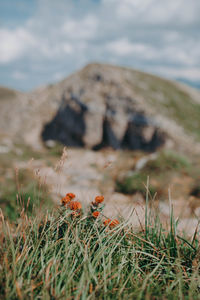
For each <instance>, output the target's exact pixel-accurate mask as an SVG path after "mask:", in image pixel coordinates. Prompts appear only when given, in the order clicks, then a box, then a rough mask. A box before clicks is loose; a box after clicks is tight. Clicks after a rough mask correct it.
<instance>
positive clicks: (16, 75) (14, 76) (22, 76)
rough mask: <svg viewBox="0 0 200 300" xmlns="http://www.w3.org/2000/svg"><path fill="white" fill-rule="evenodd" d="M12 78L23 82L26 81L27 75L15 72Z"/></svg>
mask: <svg viewBox="0 0 200 300" xmlns="http://www.w3.org/2000/svg"><path fill="white" fill-rule="evenodd" d="M12 77H13V78H14V79H17V80H22V79H25V78H26V77H27V75H26V74H25V73H23V72H21V71H14V72H13V73H12Z"/></svg>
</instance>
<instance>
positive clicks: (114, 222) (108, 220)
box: [103, 219, 119, 229]
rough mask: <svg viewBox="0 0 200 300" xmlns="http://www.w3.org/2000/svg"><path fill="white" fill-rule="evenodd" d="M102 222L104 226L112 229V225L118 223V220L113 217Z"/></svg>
mask: <svg viewBox="0 0 200 300" xmlns="http://www.w3.org/2000/svg"><path fill="white" fill-rule="evenodd" d="M103 224H104V225H105V226H109V228H111V229H112V228H113V227H115V226H117V225H119V221H118V220H117V219H114V220H111V219H106V220H105V221H104V222H103Z"/></svg>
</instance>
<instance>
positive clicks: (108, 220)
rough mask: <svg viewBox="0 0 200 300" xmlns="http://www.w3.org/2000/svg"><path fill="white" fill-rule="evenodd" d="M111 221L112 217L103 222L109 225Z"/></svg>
mask: <svg viewBox="0 0 200 300" xmlns="http://www.w3.org/2000/svg"><path fill="white" fill-rule="evenodd" d="M110 222H111V219H107V220H105V221H104V222H103V224H104V225H105V226H108V225H109V224H110Z"/></svg>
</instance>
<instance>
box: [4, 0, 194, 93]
mask: <svg viewBox="0 0 200 300" xmlns="http://www.w3.org/2000/svg"><path fill="white" fill-rule="evenodd" d="M91 62H102V63H109V64H115V65H121V66H127V67H130V68H135V69H139V70H142V71H146V72H149V73H153V74H158V75H161V76H163V77H167V78H171V79H180V80H183V81H186V82H190V83H191V84H194V85H199V87H200V0H0V85H4V86H8V87H12V88H15V89H18V90H24V91H29V90H32V89H34V88H36V87H39V86H43V85H46V84H49V83H54V82H57V81H59V80H61V79H63V78H65V77H66V76H68V75H69V74H71V73H73V72H75V71H77V70H79V69H81V68H82V67H83V66H85V65H86V64H87V63H91Z"/></svg>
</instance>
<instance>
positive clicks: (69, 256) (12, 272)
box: [0, 193, 200, 299]
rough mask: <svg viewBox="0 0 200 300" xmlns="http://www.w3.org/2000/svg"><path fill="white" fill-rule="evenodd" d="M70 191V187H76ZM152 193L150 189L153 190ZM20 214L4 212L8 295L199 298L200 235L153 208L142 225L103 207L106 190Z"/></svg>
mask: <svg viewBox="0 0 200 300" xmlns="http://www.w3.org/2000/svg"><path fill="white" fill-rule="evenodd" d="M70 195H71V194H70ZM147 196H148V193H147ZM73 197H74V195H73V194H72V196H66V197H65V198H63V199H62V205H61V206H59V207H56V208H54V209H53V210H52V211H47V212H46V214H43V213H37V214H36V216H27V214H26V208H25V207H22V210H21V212H20V214H19V217H18V219H17V221H15V222H13V223H12V222H10V221H9V220H8V219H5V218H4V216H3V214H2V213H1V236H0V238H1V250H0V251H1V253H0V258H1V273H0V298H1V299H200V294H199V289H200V276H199V255H200V252H199V241H198V239H197V232H196V233H195V234H194V236H193V237H192V238H191V239H187V238H185V237H184V236H179V235H177V231H176V227H177V224H176V222H175V221H174V219H173V209H172V207H171V218H170V220H171V221H170V224H169V228H168V230H167V229H164V228H163V226H162V224H161V222H160V221H159V218H158V217H156V216H155V215H154V214H153V211H148V209H147V207H148V197H147V198H146V201H147V205H146V214H145V215H146V217H145V226H144V228H143V227H142V226H141V230H140V231H139V232H136V231H135V229H134V228H133V227H132V226H131V225H130V224H129V222H128V221H126V222H125V221H124V220H122V219H120V218H118V219H115V220H110V219H108V218H107V217H106V216H104V214H103V207H104V205H103V202H102V201H103V197H97V198H96V199H91V201H93V202H92V203H91V206H90V207H89V208H82V205H81V203H80V202H77V201H74V199H72V198H73Z"/></svg>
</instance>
